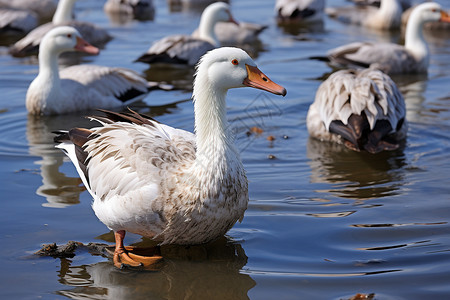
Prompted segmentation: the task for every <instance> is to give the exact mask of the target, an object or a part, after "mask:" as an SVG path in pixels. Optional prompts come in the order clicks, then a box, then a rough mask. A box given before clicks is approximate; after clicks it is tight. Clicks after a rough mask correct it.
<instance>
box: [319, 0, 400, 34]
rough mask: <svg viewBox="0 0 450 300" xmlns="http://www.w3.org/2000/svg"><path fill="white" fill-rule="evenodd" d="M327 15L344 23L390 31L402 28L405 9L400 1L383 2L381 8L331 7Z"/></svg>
mask: <svg viewBox="0 0 450 300" xmlns="http://www.w3.org/2000/svg"><path fill="white" fill-rule="evenodd" d="M326 13H327V14H328V16H330V17H332V18H335V19H337V20H339V21H341V22H344V23H348V24H354V25H360V26H364V27H368V28H372V29H379V30H390V29H399V28H400V27H401V23H402V13H403V9H402V6H401V4H400V2H399V0H381V4H380V7H375V6H371V5H368V6H347V7H329V8H327V9H326Z"/></svg>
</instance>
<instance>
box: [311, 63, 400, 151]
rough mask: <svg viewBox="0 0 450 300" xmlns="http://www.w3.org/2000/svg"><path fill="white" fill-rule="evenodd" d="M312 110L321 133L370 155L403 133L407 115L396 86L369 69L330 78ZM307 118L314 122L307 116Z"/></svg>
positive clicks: (321, 88) (317, 96)
mask: <svg viewBox="0 0 450 300" xmlns="http://www.w3.org/2000/svg"><path fill="white" fill-rule="evenodd" d="M311 110H312V111H315V112H316V116H315V117H316V118H319V119H320V120H321V122H323V124H324V130H326V131H329V132H331V133H334V134H337V135H340V136H341V137H342V138H344V139H345V140H346V141H348V142H349V144H347V146H350V147H351V148H352V149H354V150H359V149H361V148H363V149H366V150H368V151H369V152H378V149H380V150H384V149H387V147H388V146H387V145H386V144H385V143H384V142H383V143H381V141H383V140H384V138H385V137H387V136H389V135H392V134H395V133H396V132H398V131H400V130H401V129H402V127H403V124H404V120H405V114H406V108H405V102H404V100H403V96H402V95H401V93H400V91H399V90H398V89H397V86H396V85H395V83H394V82H393V81H392V80H391V79H390V77H389V76H387V75H386V74H384V73H382V72H381V71H378V70H372V69H366V70H362V71H355V70H342V71H338V72H336V73H334V74H332V75H331V76H330V77H329V78H328V79H327V80H326V81H324V82H323V83H322V84H321V85H320V87H319V89H318V90H317V93H316V99H315V101H314V103H313V104H312V105H311ZM308 118H309V119H312V118H313V116H312V115H310V113H309V112H308ZM310 122H312V120H311V121H310ZM380 143H381V144H380ZM380 147H381V148H380ZM383 147H384V148H383Z"/></svg>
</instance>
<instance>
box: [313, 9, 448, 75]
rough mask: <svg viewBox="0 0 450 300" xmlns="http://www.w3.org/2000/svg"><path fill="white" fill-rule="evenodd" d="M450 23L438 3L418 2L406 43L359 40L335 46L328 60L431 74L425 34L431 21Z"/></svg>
mask: <svg viewBox="0 0 450 300" xmlns="http://www.w3.org/2000/svg"><path fill="white" fill-rule="evenodd" d="M439 20H440V21H443V22H450V17H449V15H448V14H447V13H446V12H445V11H444V10H442V9H441V6H440V5H439V4H437V3H433V2H428V3H422V4H420V5H418V6H417V7H416V8H415V9H414V11H413V12H412V13H411V17H410V19H409V22H408V25H407V27H406V35H405V46H401V45H397V44H392V43H369V42H355V43H350V44H347V45H344V46H340V47H338V48H335V49H332V50H330V51H329V52H328V53H327V55H328V56H327V57H326V58H319V57H315V58H319V59H325V60H327V61H329V62H330V63H331V64H332V65H334V66H337V67H348V66H352V67H364V68H367V67H374V68H378V69H380V70H382V71H383V72H385V73H387V74H408V73H427V71H428V65H429V60H430V51H429V49H428V45H427V42H426V41H425V39H424V37H423V33H422V29H423V25H424V23H426V22H430V21H439Z"/></svg>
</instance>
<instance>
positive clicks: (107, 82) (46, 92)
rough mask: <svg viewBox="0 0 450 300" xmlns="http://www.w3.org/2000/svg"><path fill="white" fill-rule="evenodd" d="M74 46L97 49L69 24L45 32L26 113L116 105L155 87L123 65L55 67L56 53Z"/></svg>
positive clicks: (143, 94)
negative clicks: (37, 70)
mask: <svg viewBox="0 0 450 300" xmlns="http://www.w3.org/2000/svg"><path fill="white" fill-rule="evenodd" d="M75 50H79V51H84V52H88V53H91V54H97V53H98V49H97V48H95V47H93V46H91V45H90V44H88V43H86V42H85V41H84V40H83V39H82V37H81V35H80V33H79V32H78V31H77V30H76V29H74V28H72V27H68V26H61V27H57V28H55V29H52V30H51V31H50V32H48V33H47V34H46V36H45V37H44V39H43V40H42V43H41V46H40V51H39V74H38V76H37V77H36V78H35V79H34V80H33V82H32V83H31V84H30V86H29V88H28V91H27V97H26V107H27V110H28V112H29V113H31V114H36V115H39V114H46V115H48V114H63V113H68V112H73V111H80V110H87V109H92V108H98V107H103V108H112V107H118V106H121V105H124V104H126V103H129V102H132V101H136V100H139V99H142V98H143V97H144V96H145V95H146V94H147V93H148V91H149V90H150V89H152V88H154V87H156V86H154V85H152V84H151V83H149V82H147V81H146V80H145V79H144V78H142V77H141V76H140V75H138V74H137V73H136V72H134V71H132V70H129V69H125V68H111V67H104V66H96V65H78V66H72V67H67V68H65V69H63V70H62V71H59V69H58V56H59V55H60V54H61V53H63V52H66V51H75Z"/></svg>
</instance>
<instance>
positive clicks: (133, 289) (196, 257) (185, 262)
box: [56, 237, 256, 299]
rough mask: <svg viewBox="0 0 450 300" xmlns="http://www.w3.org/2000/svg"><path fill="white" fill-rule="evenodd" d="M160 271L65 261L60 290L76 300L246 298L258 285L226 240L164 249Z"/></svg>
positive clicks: (239, 251)
mask: <svg viewBox="0 0 450 300" xmlns="http://www.w3.org/2000/svg"><path fill="white" fill-rule="evenodd" d="M161 252H162V254H163V256H164V257H165V261H164V264H163V266H162V268H161V270H159V271H131V270H117V269H116V268H114V266H113V264H112V263H110V262H99V263H94V264H91V265H81V266H72V265H71V261H70V260H67V259H62V260H61V270H60V272H59V277H60V280H59V281H60V283H62V284H64V285H67V286H71V287H72V288H70V289H63V290H60V291H57V292H56V293H57V294H59V295H64V296H66V297H68V298H73V299H150V298H151V299H153V298H157V299H248V296H247V293H248V291H249V290H250V289H251V288H253V287H254V286H255V285H256V283H255V281H254V280H253V279H252V278H251V277H250V276H249V275H247V274H241V272H240V270H241V269H242V268H243V267H244V266H245V265H246V263H247V259H248V258H247V256H246V254H245V251H244V249H243V248H242V246H241V245H240V244H237V243H234V242H232V241H230V240H228V239H227V238H225V237H222V238H220V239H218V240H216V241H214V242H211V243H208V244H205V245H197V246H189V247H184V246H164V247H162V248H161Z"/></svg>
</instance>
